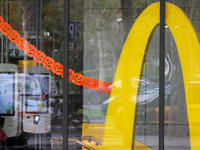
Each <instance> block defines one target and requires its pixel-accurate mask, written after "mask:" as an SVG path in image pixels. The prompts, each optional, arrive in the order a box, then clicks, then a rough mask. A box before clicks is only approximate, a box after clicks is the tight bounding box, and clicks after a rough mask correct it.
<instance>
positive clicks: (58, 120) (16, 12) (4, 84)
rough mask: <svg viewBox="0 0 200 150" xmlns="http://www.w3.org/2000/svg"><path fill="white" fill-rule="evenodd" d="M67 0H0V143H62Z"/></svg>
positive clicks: (2, 146) (38, 146)
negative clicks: (64, 20) (65, 1)
mask: <svg viewBox="0 0 200 150" xmlns="http://www.w3.org/2000/svg"><path fill="white" fill-rule="evenodd" d="M63 3H64V1H62V0H56V1H55V0H50V1H46V0H2V1H0V20H1V21H0V49H1V53H0V76H1V77H0V78H1V84H0V93H1V98H0V107H1V111H0V112H1V114H0V149H44V150H49V149H55V147H59V146H60V147H62V138H63V125H62V118H63V114H62V110H63V109H62V103H63V96H62V94H63V90H62V89H63V84H62V83H63V79H62V69H61V68H62V64H63V51H64V50H63V46H62V45H63V33H62V31H63V28H64V25H63V23H62V22H63V12H64V11H63V9H64V7H63ZM59 63H60V64H59ZM55 141H56V142H55Z"/></svg>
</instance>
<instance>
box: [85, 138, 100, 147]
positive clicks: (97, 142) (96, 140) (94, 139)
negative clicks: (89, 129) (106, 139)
mask: <svg viewBox="0 0 200 150" xmlns="http://www.w3.org/2000/svg"><path fill="white" fill-rule="evenodd" d="M81 138H82V139H87V140H90V141H91V140H93V141H95V142H96V145H97V146H98V145H99V144H100V145H102V141H100V140H98V139H96V138H94V137H92V136H82V137H81Z"/></svg>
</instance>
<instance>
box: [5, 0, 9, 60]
mask: <svg viewBox="0 0 200 150" xmlns="http://www.w3.org/2000/svg"><path fill="white" fill-rule="evenodd" d="M8 20H9V0H6V22H8ZM8 51H9V41H8V38H6V63H8Z"/></svg>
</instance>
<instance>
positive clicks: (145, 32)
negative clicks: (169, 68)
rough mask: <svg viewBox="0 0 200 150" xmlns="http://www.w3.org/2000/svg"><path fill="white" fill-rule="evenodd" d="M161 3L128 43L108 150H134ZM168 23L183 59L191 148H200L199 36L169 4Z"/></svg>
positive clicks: (110, 115) (109, 120)
mask: <svg viewBox="0 0 200 150" xmlns="http://www.w3.org/2000/svg"><path fill="white" fill-rule="evenodd" d="M159 14H160V3H159V2H157V3H154V4H152V5H150V6H149V7H147V8H146V9H145V10H144V11H143V12H142V14H141V15H140V16H139V18H138V19H137V21H136V22H135V24H134V25H133V27H132V29H131V31H130V33H129V35H128V37H127V40H126V42H125V44H124V47H123V50H122V53H121V56H120V59H119V63H118V66H117V70H116V74H115V78H114V82H113V85H114V86H113V88H112V92H111V95H110V102H109V106H108V111H107V116H106V123H105V130H104V136H103V149H104V150H107V149H109V150H111V149H113V150H118V149H120V150H121V149H123V150H130V149H131V147H132V141H133V139H132V135H133V132H134V131H133V127H134V126H135V123H136V122H134V120H135V106H136V98H137V91H138V84H139V82H138V81H139V80H138V79H140V75H141V68H142V64H143V59H144V54H145V52H146V48H147V47H148V46H147V45H148V41H149V39H150V37H151V35H152V33H153V31H154V29H155V27H156V26H157V25H158V24H159V22H160V18H159V17H160V16H159ZM165 22H166V24H167V25H168V26H169V28H170V30H171V32H172V34H173V37H174V39H175V43H176V46H177V49H178V53H179V56H180V61H181V66H182V72H183V79H184V86H185V95H186V104H187V112H188V122H189V130H190V143H191V149H192V150H194V149H198V150H199V149H200V142H199V141H200V117H199V116H198V115H199V114H200V98H199V97H198V94H199V93H200V45H199V39H198V35H197V33H196V31H195V29H194V27H193V25H192V24H191V22H190V21H189V19H188V18H187V16H186V15H185V13H184V12H183V11H182V10H181V9H180V8H178V7H177V6H175V5H173V4H171V3H166V18H165Z"/></svg>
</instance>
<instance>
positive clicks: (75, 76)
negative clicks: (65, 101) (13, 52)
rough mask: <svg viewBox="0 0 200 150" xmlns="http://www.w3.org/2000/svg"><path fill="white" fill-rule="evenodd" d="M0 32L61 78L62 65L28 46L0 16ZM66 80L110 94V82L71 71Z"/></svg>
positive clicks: (69, 70) (32, 46)
mask: <svg viewBox="0 0 200 150" xmlns="http://www.w3.org/2000/svg"><path fill="white" fill-rule="evenodd" d="M0 32H1V33H3V34H4V35H7V36H8V39H9V40H10V41H11V42H13V43H16V46H17V47H18V48H19V49H20V50H24V52H25V54H26V55H28V56H29V57H33V59H34V60H35V61H36V62H37V63H41V64H42V65H43V66H44V67H45V68H47V69H49V70H52V71H53V73H55V74H57V75H61V76H62V77H63V65H62V64H61V63H58V62H55V60H54V59H53V58H51V57H48V56H46V54H44V53H43V52H42V51H39V50H37V48H36V47H35V46H34V45H32V44H29V43H28V41H27V40H26V39H25V38H23V37H20V34H19V33H18V32H17V31H15V30H12V27H11V26H10V24H8V23H7V22H4V19H3V18H2V17H1V16H0ZM68 76H69V78H68V80H69V81H72V82H73V83H74V84H76V85H79V86H81V85H83V87H85V88H87V89H93V88H94V89H95V90H96V91H98V92H104V91H105V92H106V93H108V94H110V92H111V88H112V82H108V83H106V82H105V81H102V80H95V79H93V78H91V77H84V75H82V74H80V73H75V72H74V71H73V70H72V69H68Z"/></svg>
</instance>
